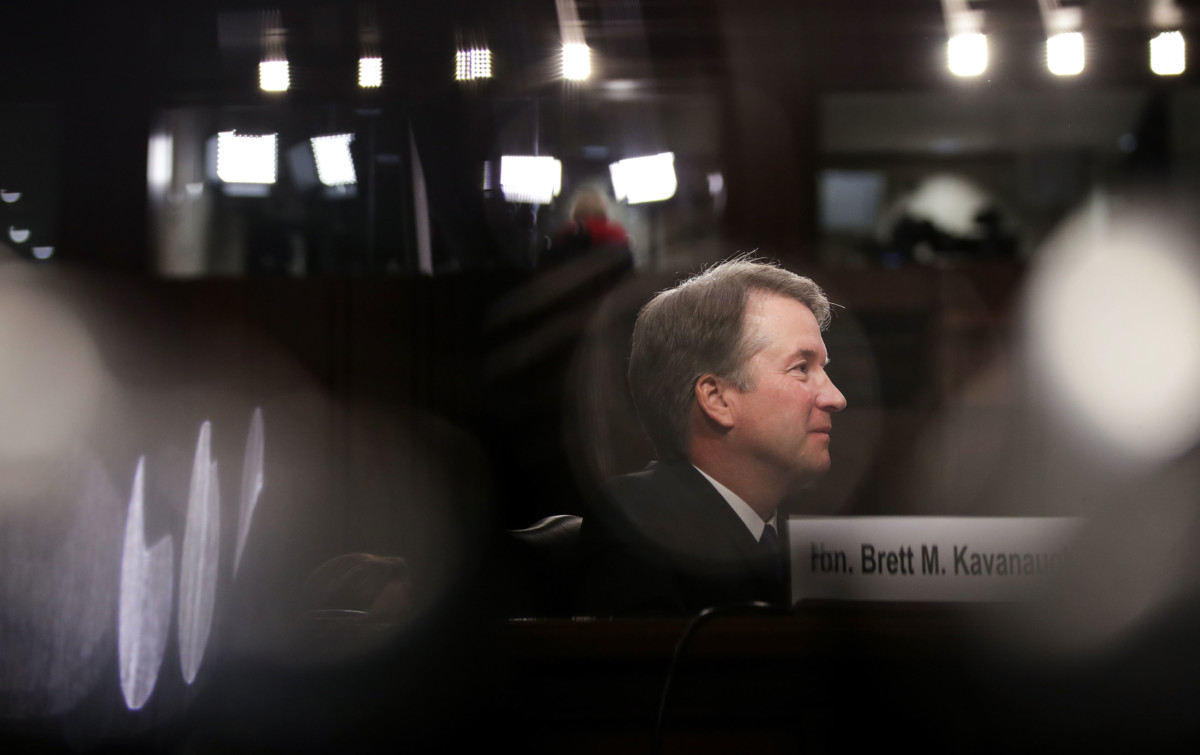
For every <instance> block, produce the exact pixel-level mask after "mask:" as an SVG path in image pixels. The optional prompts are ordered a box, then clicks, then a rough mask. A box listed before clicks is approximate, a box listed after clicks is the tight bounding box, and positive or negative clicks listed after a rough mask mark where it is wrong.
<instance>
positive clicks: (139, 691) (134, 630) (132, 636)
mask: <svg viewBox="0 0 1200 755" xmlns="http://www.w3.org/2000/svg"><path fill="white" fill-rule="evenodd" d="M145 466H146V458H145V457H144V456H143V457H141V458H139V459H138V464H137V471H136V472H134V475H133V490H132V492H131V493H130V495H129V509H128V513H127V515H126V519H125V543H124V545H123V546H122V549H121V593H120V599H119V607H118V618H117V658H118V666H119V669H120V677H121V694H122V695H123V696H124V698H125V706H126V707H127V708H129V709H130V710H139V709H141V707H142V706H143V705H145V704H146V702H147V701H148V700H149V699H150V695H151V694H153V692H154V685H155V684H156V683H157V681H158V672H159V669H160V668H161V667H162V660H163V655H164V653H165V651H166V648H167V634H168V632H169V630H170V628H171V585H172V583H173V581H174V580H173V579H172V577H173V576H174V575H173V571H174V566H175V547H174V544H173V542H172V540H171V536H170V535H167V536H166V537H164V538H162V539H161V540H159V541H158V542H157V543H155V544H154V546H153V547H152V548H149V549H147V548H146V532H145V525H144V521H145V487H146V486H145Z"/></svg>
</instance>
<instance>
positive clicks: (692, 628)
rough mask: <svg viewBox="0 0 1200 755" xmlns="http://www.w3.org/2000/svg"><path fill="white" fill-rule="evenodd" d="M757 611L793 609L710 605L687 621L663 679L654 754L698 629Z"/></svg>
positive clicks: (760, 604)
mask: <svg viewBox="0 0 1200 755" xmlns="http://www.w3.org/2000/svg"><path fill="white" fill-rule="evenodd" d="M756 613H762V614H777V615H781V616H783V615H787V614H789V613H791V610H790V609H789V608H787V607H785V606H780V605H775V604H772V603H764V602H762V601H759V600H756V601H753V602H751V603H730V604H728V605H723V606H710V607H708V608H705V609H704V610H702V611H700V612H699V613H697V614H696V615H695V616H693V617H692V618H691V620H690V621H689V622H688V623H687V626H685V627H684V628H683V632H682V633H681V634H680V635H679V640H678V641H676V643H675V650H674V651H673V652H672V653H671V662H670V665H669V666H667V675H666V678H665V679H664V681H663V690H662V696H661V697H660V698H659V700H658V718H657V720H656V721H655V722H654V741H653V744H652V745H651V748H650V752H651V754H652V755H658V753H659V752H661V750H662V732H663V721H664V720H665V719H666V712H667V698H668V696H669V695H670V692H671V682H672V681H673V680H674V678H675V669H676V668H677V667H678V666H679V661H680V659H681V658H682V657H683V651H684V649H685V648H686V647H687V645H688V643H689V642H690V641H691V639H692V637H693V636H694V635H695V634H696V630H697V629H699V628H700V625H701V624H704V623H705V622H707V621H708V619H710V618H712V617H713V616H728V615H735V614H756Z"/></svg>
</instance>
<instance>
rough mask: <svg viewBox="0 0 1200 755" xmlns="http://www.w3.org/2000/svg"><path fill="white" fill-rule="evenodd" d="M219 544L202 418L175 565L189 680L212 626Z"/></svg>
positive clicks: (212, 465)
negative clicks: (178, 558)
mask: <svg viewBox="0 0 1200 755" xmlns="http://www.w3.org/2000/svg"><path fill="white" fill-rule="evenodd" d="M220 545H221V491H220V485H219V483H218V478H217V463H216V462H215V461H213V460H212V425H211V424H210V423H209V422H208V421H207V420H206V421H205V422H204V423H203V424H202V425H200V437H199V438H198V439H197V440H196V457H195V460H194V461H193V463H192V482H191V487H190V489H189V491H188V508H187V524H186V526H185V529H184V532H183V554H182V556H181V558H180V564H179V570H180V572H179V665H180V668H181V669H182V671H183V680H184V682H186V683H188V684H191V683H192V682H194V681H196V675H197V674H198V673H200V664H201V663H202V662H203V661H204V651H205V649H206V648H207V646H208V635H209V632H210V631H211V630H212V617H213V608H214V606H215V604H216V595H217V566H218V563H219V561H220V555H221V554H220Z"/></svg>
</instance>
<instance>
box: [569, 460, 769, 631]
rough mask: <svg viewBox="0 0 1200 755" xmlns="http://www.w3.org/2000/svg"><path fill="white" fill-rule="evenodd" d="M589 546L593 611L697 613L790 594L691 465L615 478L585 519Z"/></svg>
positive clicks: (588, 605) (585, 597)
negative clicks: (713, 607) (706, 609)
mask: <svg viewBox="0 0 1200 755" xmlns="http://www.w3.org/2000/svg"><path fill="white" fill-rule="evenodd" d="M582 542H583V549H584V558H585V564H584V572H583V581H582V587H581V591H580V593H581V602H580V606H579V607H580V609H581V610H582V611H584V612H587V613H595V614H655V613H658V614H676V613H694V612H696V611H699V610H701V609H703V608H707V607H709V606H714V605H724V604H731V603H741V602H747V601H752V600H763V601H768V602H774V601H778V600H779V599H781V598H783V597H784V596H783V595H782V585H781V584H780V583H779V580H778V577H777V576H776V574H775V572H774V570H773V567H772V566H771V565H770V563H769V562H768V561H767V560H766V559H765V558H764V557H763V554H762V552H761V550H760V548H759V544H758V543H757V541H756V540H755V539H754V537H753V535H751V534H750V531H749V530H748V529H746V525H745V524H744V523H743V522H742V521H741V519H740V518H738V516H737V514H736V513H734V511H733V509H731V508H730V507H729V504H728V503H727V502H726V501H725V499H724V498H722V497H721V494H720V493H718V492H717V490H716V489H715V488H713V486H712V485H711V484H710V483H709V482H708V481H707V480H706V479H704V477H703V475H701V474H700V473H699V472H697V471H696V469H695V468H694V467H692V466H691V465H690V464H687V463H683V464H658V465H655V466H653V467H652V468H650V469H648V470H647V471H645V472H639V473H637V474H632V475H626V476H624V477H619V478H617V479H615V480H614V481H613V482H612V483H611V484H610V485H609V487H608V490H607V495H606V496H604V498H603V500H602V501H601V502H600V503H599V504H598V505H596V506H595V507H594V509H593V512H592V513H591V515H590V516H589V517H587V518H585V521H584V525H583V535H582Z"/></svg>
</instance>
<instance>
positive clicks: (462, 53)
mask: <svg viewBox="0 0 1200 755" xmlns="http://www.w3.org/2000/svg"><path fill="white" fill-rule="evenodd" d="M491 77H492V51H491V50H489V49H487V48H486V47H475V48H472V49H470V50H459V51H458V55H457V56H456V57H455V65H454V79H455V81H474V80H475V79H490V78H491Z"/></svg>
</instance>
